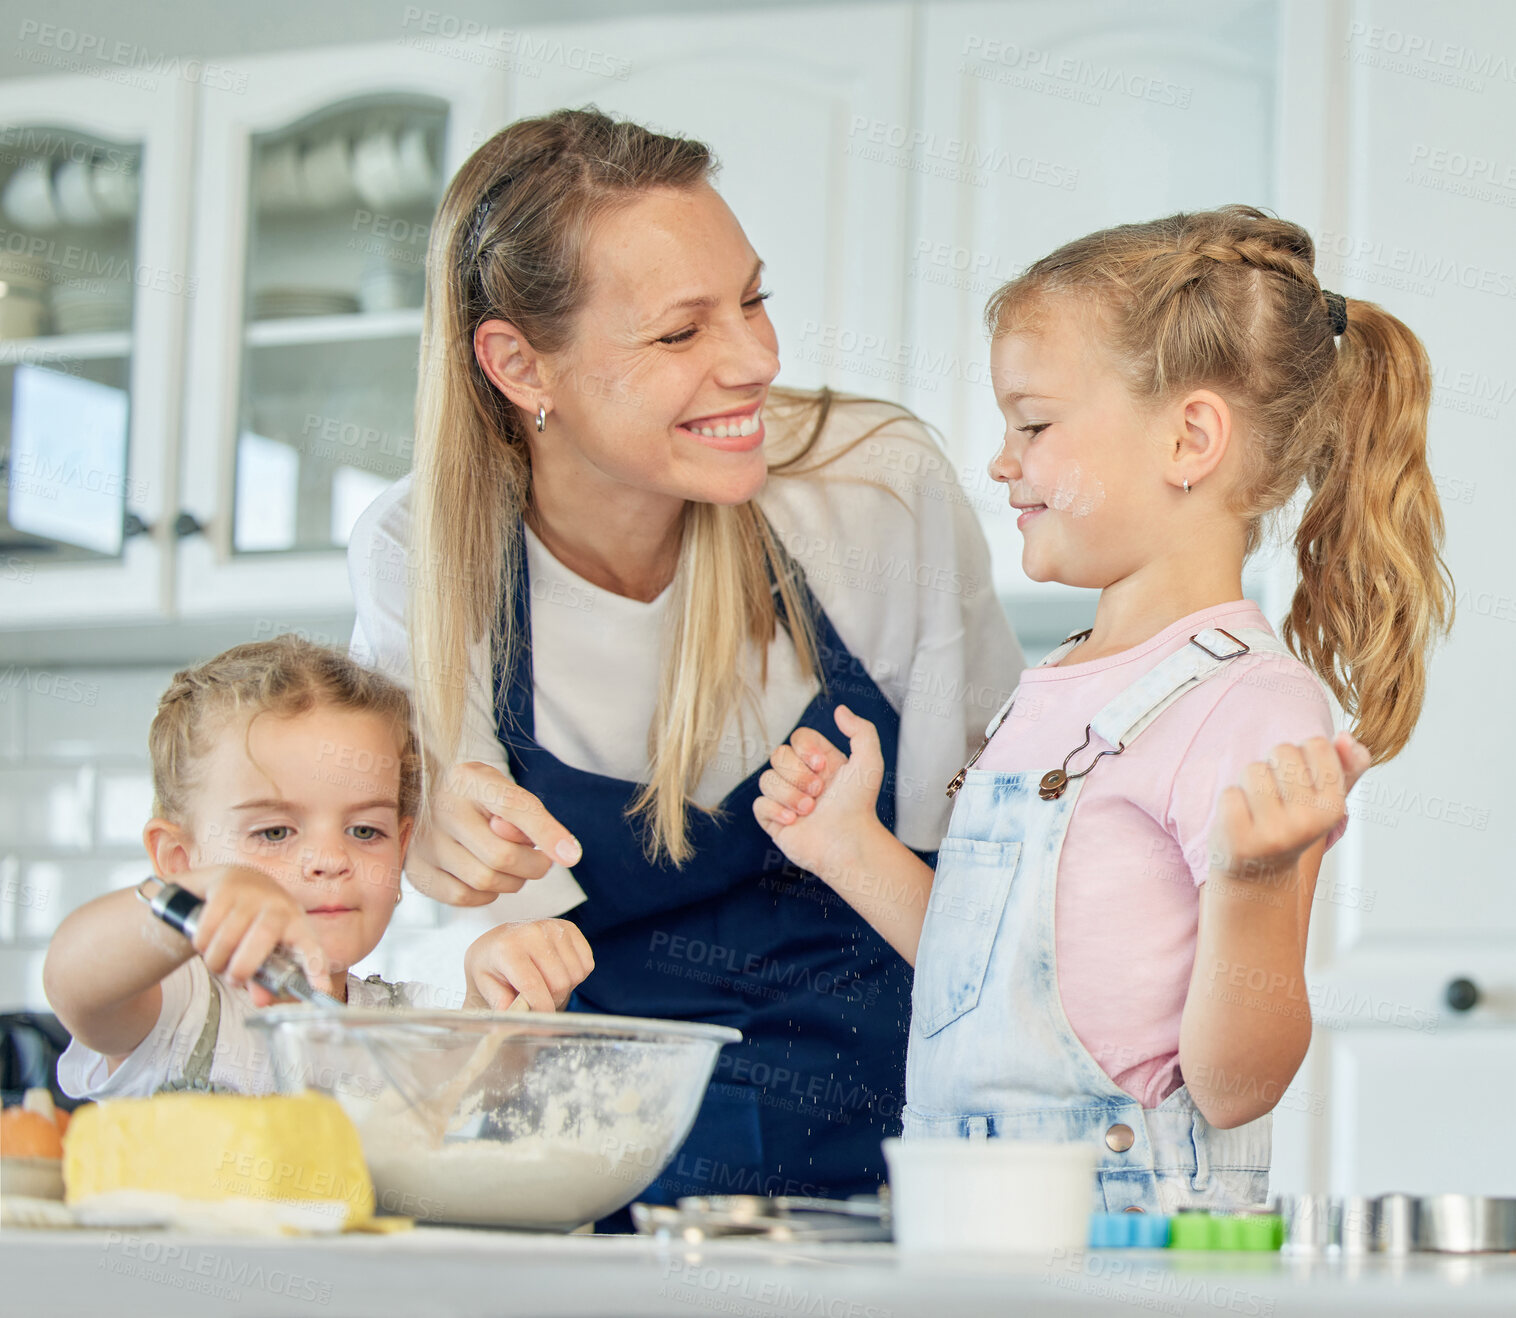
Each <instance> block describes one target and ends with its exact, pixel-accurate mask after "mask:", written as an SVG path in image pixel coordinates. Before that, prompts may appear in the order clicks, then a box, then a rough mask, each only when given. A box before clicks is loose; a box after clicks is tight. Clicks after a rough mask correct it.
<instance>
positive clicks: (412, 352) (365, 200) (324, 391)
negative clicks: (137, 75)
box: [232, 97, 447, 554]
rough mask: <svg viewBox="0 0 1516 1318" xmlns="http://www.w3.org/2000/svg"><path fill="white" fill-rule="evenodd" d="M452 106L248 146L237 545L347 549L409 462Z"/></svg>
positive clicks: (332, 111)
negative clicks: (431, 245) (433, 230)
mask: <svg viewBox="0 0 1516 1318" xmlns="http://www.w3.org/2000/svg"><path fill="white" fill-rule="evenodd" d="M446 131H447V106H446V104H445V103H443V102H440V101H437V100H435V99H431V98H425V97H377V98H374V99H372V100H367V101H360V102H358V103H355V104H349V105H343V106H335V107H330V108H327V109H324V110H321V111H319V112H317V113H316V114H313V115H310V116H308V117H306V118H305V119H303V120H301V121H300V122H298V123H296V124H293V125H291V126H289V127H287V128H281V129H276V130H274V131H272V132H268V133H261V134H258V135H256V136H255V137H254V138H253V142H252V151H251V153H250V161H249V167H250V175H249V179H248V197H249V202H250V209H251V214H250V216H249V242H248V255H247V268H246V283H245V292H244V299H243V306H244V327H243V338H242V342H243V349H242V371H241V403H240V406H239V409H238V416H237V441H236V444H237V451H236V464H235V474H234V485H233V497H232V551H233V552H234V553H236V554H268V553H281V552H289V551H295V552H300V553H309V552H314V551H320V550H324V549H333V548H337V549H340V548H343V547H345V546H346V544H347V539H348V533H349V531H350V530H351V529H352V524H353V521H354V519H355V518H356V517H357V515H358V513H360V512H361V511H362V510H363V508H364V507H366V506H367V504H368V503H369V502H370V501H371V500H372V499H373V498H374V496H375V495H376V494H377V493H378V492H379V491H381V490H382V489H384V487H385V486H386V485H388V484H390V483H391V482H392V481H394V480H395V479H396V478H398V477H400V476H403V475H404V474H405V473H406V471H408V470H409V469H410V451H411V439H410V434H411V413H412V407H413V404H414V400H415V393H416V363H417V354H418V349H419V343H420V332H421V295H422V287H423V281H424V268H423V267H424V263H425V258H426V239H427V233H428V227H429V225H430V222H431V218H432V215H433V213H434V212H435V210H436V208H437V202H438V200H439V198H440V195H441V189H442V176H441V159H442V149H443V144H444V142H445V140H446Z"/></svg>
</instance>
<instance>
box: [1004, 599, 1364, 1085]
mask: <svg viewBox="0 0 1516 1318" xmlns="http://www.w3.org/2000/svg"><path fill="white" fill-rule="evenodd" d="M1202 627H1223V628H1226V629H1227V630H1229V631H1236V630H1237V629H1238V628H1239V627H1251V628H1256V629H1259V630H1263V631H1268V632H1271V633H1272V632H1273V628H1272V627H1270V626H1269V623H1268V620H1267V619H1266V618H1265V617H1264V616H1263V614H1262V613H1261V612H1260V611H1259V609H1258V607H1257V605H1255V604H1253V603H1251V602H1250V601H1246V600H1238V601H1236V602H1235V603H1231V604H1221V605H1217V606H1216V607H1214V608H1210V609H1204V610H1202V611H1201V612H1199V613H1192V614H1191V615H1190V616H1189V617H1187V618H1181V619H1180V620H1179V621H1178V622H1176V623H1174V624H1173V625H1172V626H1171V627H1168V628H1166V629H1165V630H1163V631H1161V632H1159V633H1158V635H1156V636H1154V637H1152V638H1151V639H1149V640H1147V641H1144V642H1143V643H1142V644H1141V645H1138V646H1134V647H1133V648H1132V649H1130V650H1123V651H1122V652H1121V653H1120V654H1114V655H1109V656H1107V657H1106V658H1104V659H1095V660H1092V661H1091V662H1089V663H1083V664H1081V663H1070V664H1065V665H1064V666H1062V667H1051V668H1049V667H1036V668H1028V669H1027V670H1026V671H1025V672H1024V673H1023V674H1022V675H1021V690H1020V694H1019V695H1018V696H1017V697H1016V704H1015V706H1014V708H1013V710H1012V712H1011V716H1010V717H1009V718H1008V719H1006V721H1005V722H1004V723H1003V724H1002V725H1001V727H1000V730H999V732H997V733H996V734H995V736H994V737H993V738H992V739H991V740H990V744H989V745H988V746H987V747H986V748H985V751H984V754H983V755H981V756H980V758H979V762H978V764H976V765H975V768H979V769H992V770H996V771H998V772H1006V773H1024V772H1032V773H1035V774H1036V775H1037V776H1038V777H1040V776H1041V775H1042V774H1044V773H1046V772H1047V771H1048V770H1049V769H1056V768H1057V767H1058V766H1059V765H1061V764H1062V763H1063V759H1064V756H1066V755H1067V754H1068V753H1069V752H1070V751H1071V750H1073V749H1074V747H1076V746H1078V745H1079V744H1080V742H1082V741H1083V740H1084V727H1085V724H1086V723H1088V722H1089V721H1090V719H1091V718H1093V717H1094V715H1095V714H1096V713H1097V712H1098V711H1099V710H1100V709H1101V708H1102V707H1104V706H1105V705H1106V704H1107V703H1108V702H1109V701H1111V700H1113V699H1114V698H1115V697H1116V696H1117V695H1119V694H1120V693H1121V691H1122V690H1123V689H1124V688H1125V687H1127V686H1129V685H1131V683H1133V682H1135V681H1136V680H1137V679H1138V678H1139V677H1141V676H1142V675H1143V674H1144V673H1146V672H1147V671H1148V670H1149V669H1151V668H1153V667H1154V666H1155V665H1156V664H1158V662H1159V661H1160V660H1162V659H1165V658H1167V657H1168V656H1169V655H1171V654H1173V653H1174V652H1175V651H1176V650H1179V649H1180V648H1181V647H1183V646H1185V645H1188V644H1189V639H1190V637H1191V636H1193V635H1194V634H1195V633H1196V632H1197V631H1199V630H1200V629H1201V628H1202ZM1078 653H1079V651H1078V649H1075V650H1074V651H1073V655H1074V656H1077V655H1078ZM1334 734H1335V729H1334V727H1333V724H1332V710H1331V706H1330V704H1329V703H1328V696H1327V692H1326V688H1325V687H1323V686H1322V684H1321V682H1320V681H1319V680H1318V679H1317V678H1316V676H1315V674H1314V673H1312V672H1311V671H1310V669H1308V668H1306V666H1305V665H1304V664H1302V663H1300V662H1299V661H1298V660H1296V659H1294V658H1292V657H1290V656H1288V655H1281V654H1270V653H1257V654H1248V655H1243V656H1242V657H1241V658H1239V659H1234V660H1232V661H1230V662H1229V663H1228V664H1227V665H1226V667H1225V668H1223V669H1222V671H1221V672H1220V673H1218V674H1216V675H1215V676H1214V677H1212V678H1210V679H1208V680H1207V681H1205V682H1202V683H1201V684H1200V685H1199V686H1198V687H1196V688H1194V689H1193V690H1191V691H1189V692H1186V693H1185V694H1184V695H1183V696H1181V697H1180V698H1179V699H1178V700H1176V701H1175V702H1174V703H1173V704H1172V705H1170V706H1169V708H1168V709H1166V710H1165V711H1164V712H1163V713H1162V714H1161V715H1160V716H1159V717H1158V718H1157V719H1156V720H1155V721H1154V722H1153V723H1152V724H1150V725H1149V726H1148V727H1147V728H1146V729H1145V730H1144V731H1143V732H1142V733H1141V734H1140V735H1139V736H1138V737H1137V738H1136V740H1135V741H1133V742H1132V743H1131V745H1130V746H1129V747H1128V748H1127V749H1126V750H1125V751H1124V752H1123V753H1122V754H1120V755H1112V756H1107V757H1106V758H1105V759H1103V760H1101V761H1100V762H1099V764H1098V766H1097V767H1096V768H1095V770H1094V771H1093V772H1092V773H1091V774H1090V775H1089V777H1088V778H1086V779H1085V780H1084V786H1083V788H1082V789H1081V790H1080V794H1079V799H1078V800H1077V801H1076V802H1075V804H1074V813H1073V817H1072V818H1071V820H1070V822H1069V831H1068V836H1067V838H1066V839H1065V840H1064V844H1063V854H1062V857H1061V859H1060V860H1059V865H1058V890H1057V900H1056V902H1055V904H1054V916H1053V919H1054V941H1055V951H1056V956H1057V962H1058V992H1059V996H1060V997H1061V998H1062V1001H1063V1010H1064V1013H1065V1015H1067V1017H1068V1020H1069V1024H1070V1026H1072V1027H1073V1030H1074V1033H1075V1034H1076V1035H1077V1036H1078V1037H1079V1040H1080V1042H1081V1043H1083V1044H1084V1046H1085V1048H1087V1049H1088V1050H1089V1052H1090V1054H1091V1056H1093V1057H1094V1059H1095V1060H1096V1061H1097V1062H1098V1063H1099V1064H1100V1066H1101V1068H1102V1069H1103V1070H1104V1071H1105V1073H1106V1074H1107V1075H1109V1076H1110V1077H1111V1079H1112V1080H1114V1081H1115V1082H1116V1084H1117V1085H1119V1086H1120V1087H1121V1088H1122V1089H1124V1090H1125V1091H1126V1092H1127V1093H1129V1094H1131V1095H1132V1096H1133V1097H1134V1098H1136V1099H1138V1100H1139V1101H1140V1102H1141V1103H1142V1105H1143V1106H1144V1107H1156V1106H1157V1105H1158V1104H1159V1103H1161V1102H1162V1101H1163V1099H1164V1097H1165V1096H1166V1095H1168V1094H1169V1093H1171V1092H1172V1091H1173V1090H1175V1089H1177V1088H1178V1087H1179V1085H1180V1084H1181V1083H1182V1077H1181V1075H1180V1073H1179V1020H1180V1016H1181V1014H1182V1012H1183V1010H1184V1000H1185V994H1186V993H1187V991H1188V989H1189V983H1190V971H1191V968H1192V966H1193V963H1194V960H1195V936H1196V930H1197V926H1198V920H1199V909H1200V898H1199V892H1198V887H1199V885H1200V884H1202V883H1204V882H1205V880H1206V878H1207V876H1208V874H1209V866H1208V863H1207V857H1208V854H1209V850H1210V848H1209V838H1210V832H1211V824H1212V820H1213V817H1214V814H1215V810H1216V803H1217V800H1218V798H1219V796H1220V794H1221V792H1222V790H1223V789H1224V788H1226V787H1230V786H1235V785H1238V784H1239V783H1240V781H1241V778H1242V772H1243V769H1244V768H1245V767H1246V766H1247V765H1248V764H1250V763H1252V762H1253V761H1255V760H1266V759H1267V758H1268V754H1269V752H1270V751H1271V750H1272V749H1273V748H1274V747H1275V746H1277V745H1279V743H1281V742H1297V743H1298V742H1303V741H1306V740H1308V739H1309V738H1311V737H1328V738H1330V737H1332V736H1333V735H1334ZM1100 749H1104V745H1103V743H1101V742H1100V741H1099V739H1098V738H1095V739H1094V740H1093V741H1092V743H1091V747H1090V750H1088V751H1085V752H1083V753H1081V754H1080V755H1076V756H1075V757H1074V759H1073V761H1071V762H1070V764H1069V768H1070V770H1071V771H1072V770H1075V769H1081V768H1083V767H1085V765H1086V764H1087V763H1088V762H1089V756H1090V754H1091V753H1092V752H1093V751H1096V750H1100ZM1342 828H1343V826H1339V827H1338V829H1337V830H1336V831H1334V832H1333V834H1332V835H1331V837H1330V838H1328V845H1329V846H1330V845H1332V844H1333V843H1335V842H1336V841H1337V839H1338V838H1339V837H1341V836H1342Z"/></svg>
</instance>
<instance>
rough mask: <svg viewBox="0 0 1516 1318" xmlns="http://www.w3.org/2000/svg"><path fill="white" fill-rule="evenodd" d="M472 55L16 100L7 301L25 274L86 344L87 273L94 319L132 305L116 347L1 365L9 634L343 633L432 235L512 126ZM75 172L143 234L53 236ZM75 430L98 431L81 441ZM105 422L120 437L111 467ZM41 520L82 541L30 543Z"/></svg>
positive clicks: (31, 86) (19, 90)
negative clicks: (353, 535) (290, 623)
mask: <svg viewBox="0 0 1516 1318" xmlns="http://www.w3.org/2000/svg"><path fill="white" fill-rule="evenodd" d="M467 54H468V52H467V51H466V50H462V49H461V48H460V47H459V46H458V44H457V43H456V42H448V41H446V40H443V39H440V38H434V37H430V36H424V35H423V34H421V33H420V32H419V30H418V32H417V33H415V34H413V39H410V40H403V41H400V42H393V43H386V44H383V45H378V46H372V47H347V48H337V49H331V48H323V49H321V50H319V51H309V52H300V53H292V54H281V55H276V56H268V57H263V58H258V59H252V60H247V61H245V62H244V63H241V64H239V65H237V66H236V69H235V70H230V69H229V70H227V71H226V72H227V77H226V78H224V79H218V80H217V81H216V82H215V83H210V82H208V81H202V82H200V83H195V82H191V81H190V80H188V79H172V80H161V81H160V82H159V84H158V85H157V86H155V87H153V88H150V89H149V88H144V87H136V86H132V85H128V84H126V83H122V84H118V83H114V82H110V81H105V80H99V79H94V78H79V79H71V78H56V79H52V78H49V79H38V80H27V81H24V82H12V83H8V84H4V85H0V122H3V124H4V125H5V128H4V138H5V140H4V142H3V143H0V196H9V195H10V193H9V191H8V189H10V188H12V186H13V180H14V179H15V175H16V173H17V172H18V171H22V172H25V171H33V172H38V171H41V170H44V169H45V171H46V176H47V183H46V184H44V187H43V190H42V197H41V198H33V201H32V204H33V206H34V208H36V207H41V209H40V210H35V209H34V213H31V214H28V213H26V212H24V211H23V212H22V214H23V219H30V220H32V221H33V223H32V224H31V225H30V226H26V225H23V224H21V223H18V222H17V221H16V220H15V219H13V218H12V217H11V216H10V215H9V214H8V213H7V215H6V217H5V223H6V224H7V225H8V226H10V227H8V228H7V229H6V230H5V232H4V234H3V239H4V242H3V247H0V263H4V266H5V272H8V274H9V277H10V280H11V283H12V284H13V285H14V284H15V283H16V282H18V281H21V282H23V283H24V281H25V280H26V279H27V277H28V276H29V274H30V273H31V270H32V268H35V270H36V271H37V272H38V274H39V278H40V281H41V283H42V285H43V296H44V299H45V300H49V301H51V302H53V303H60V302H61V303H63V304H64V305H62V306H60V307H58V308H56V309H55V310H54V313H53V316H52V321H53V322H54V326H55V327H57V326H61V325H62V323H63V320H64V319H65V315H66V313H68V312H69V311H70V310H72V311H73V314H74V317H75V319H76V320H77V319H78V317H79V314H80V309H79V308H72V309H71V308H70V307H69V306H68V305H67V301H68V298H69V296H70V295H74V294H77V293H79V292H88V290H87V289H84V290H81V289H79V288H77V287H76V286H77V285H79V284H80V283H81V282H82V281H81V280H80V279H78V278H77V277H76V272H78V271H83V272H85V273H92V272H98V274H99V276H100V277H99V278H97V279H96V280H95V284H96V285H97V286H98V289H97V291H96V292H95V294H94V297H93V299H92V301H91V303H90V305H89V306H87V307H84V308H83V311H84V313H85V314H86V315H88V314H89V313H91V312H93V313H95V314H96V315H97V316H98V315H99V314H100V313H101V312H102V311H103V310H107V308H105V307H104V306H103V304H104V303H106V302H108V301H109V300H110V299H111V298H112V297H113V296H114V295H115V293H116V291H117V290H118V289H121V288H124V289H127V290H129V292H130V298H129V300H127V301H126V302H125V304H124V310H123V312H122V323H121V325H120V326H119V327H118V326H109V327H105V326H102V325H101V324H92V325H90V327H89V330H88V332H77V333H52V334H40V333H39V334H36V335H33V336H29V337H26V338H18V337H15V335H14V333H11V335H10V337H7V338H5V339H0V415H3V418H4V421H3V424H5V426H6V428H7V430H6V433H5V434H4V437H3V439H4V445H5V447H4V448H3V449H0V453H3V454H5V455H6V457H7V458H8V461H7V464H6V468H5V471H6V476H7V479H8V482H9V483H8V485H7V487H6V489H5V491H4V492H5V494H6V500H5V506H6V509H7V510H8V511H9V513H11V514H14V515H16V516H19V517H20V519H21V521H22V523H23V526H19V527H18V526H15V525H13V524H12V522H11V521H6V522H4V523H0V627H5V628H18V627H39V626H47V625H51V624H83V623H90V624H96V625H98V624H100V623H102V622H109V621H120V622H133V623H135V622H148V623H151V622H154V621H162V620H166V619H169V618H191V619H193V618H207V617H225V616H238V617H243V618H246V617H249V616H252V617H264V618H268V619H270V621H271V622H273V621H275V620H278V619H281V618H283V617H287V616H295V617H300V616H309V615H312V614H315V615H327V616H329V615H331V614H333V613H337V612H341V611H344V610H346V609H348V608H350V607H351V601H350V597H349V591H348V585H347V574H346V567H345V563H344V558H343V553H342V549H343V546H344V544H345V540H346V535H347V532H348V530H349V529H350V527H351V524H352V521H353V519H354V518H355V517H356V516H357V514H358V512H360V511H361V510H362V508H363V507H364V506H365V505H366V504H367V503H368V502H369V501H370V500H371V499H372V498H373V497H374V495H375V494H376V493H377V492H378V491H379V490H380V489H382V488H383V487H384V486H385V485H386V484H388V483H389V482H390V481H392V480H394V479H395V478H396V477H398V476H400V475H402V474H404V472H405V471H407V470H408V469H409V467H410V445H411V411H412V406H413V402H414V393H415V373H416V358H417V350H418V345H419V341H420V332H421V284H422V278H421V276H422V268H423V263H424V257H425V251H426V237H427V233H428V230H429V222H430V218H431V215H432V212H433V210H434V209H435V205H436V201H437V198H438V197H439V196H440V194H441V189H442V186H443V185H444V183H445V181H446V179H447V178H448V177H450V176H451V174H452V173H453V171H454V170H456V168H457V167H458V165H459V164H461V163H462V161H463V160H464V158H465V157H466V156H467V155H468V154H469V153H470V152H471V151H472V150H473V149H474V147H475V146H476V145H477V144H478V142H479V141H481V140H482V139H483V138H484V137H485V136H487V135H488V134H489V133H490V132H492V131H494V129H495V128H496V127H498V125H499V124H500V123H501V122H503V118H504V107H505V96H504V91H503V86H504V83H503V81H502V79H501V78H500V77H499V75H498V73H497V72H496V71H495V70H493V69H491V68H488V67H481V66H480V65H479V64H478V63H476V62H471V61H470V60H469V59H468V58H467ZM118 160H119V161H120V162H121V163H120V165H119V169H117V168H116V167H115V165H114V163H113V162H116V161H118ZM74 161H84V162H85V163H86V164H87V165H88V166H89V168H91V169H92V170H93V171H94V177H95V178H96V179H98V180H100V181H101V183H102V184H107V185H108V184H109V183H110V182H111V181H112V180H113V177H114V176H115V174H117V173H122V174H125V175H126V176H127V177H128V178H129V179H130V181H131V184H132V187H133V188H134V189H135V190H136V193H137V195H138V196H139V197H140V201H138V202H137V203H136V207H137V209H136V210H134V211H133V212H132V213H130V214H122V215H109V214H108V215H105V216H103V217H102V219H101V221H100V222H99V223H95V224H91V225H89V226H88V227H85V226H84V225H82V224H71V223H70V222H69V217H68V216H67V215H65V216H63V217H62V219H61V220H59V221H56V222H55V221H54V220H52V219H51V218H50V217H49V215H48V214H47V203H46V197H47V189H48V187H49V186H50V187H51V189H52V192H53V193H54V194H60V195H61V194H63V193H65V191H66V187H67V183H66V180H67V178H68V174H69V171H70V169H71V168H72V167H73V166H72V163H71V162H74ZM26 181H27V180H25V179H23V180H21V181H20V182H18V183H15V185H14V186H15V187H16V190H17V196H18V197H19V202H18V204H20V205H24V204H25V203H26V200H27V195H28V194H27V190H26V188H25V187H24V184H25V182H26ZM56 204H57V203H55V208H56ZM83 204H84V203H83V201H82V200H81V201H79V202H76V207H77V206H80V205H83ZM86 218H87V217H86ZM191 233H193V242H191V240H190V235H191ZM21 291H22V292H24V291H25V289H24V288H23V289H22V290H21ZM5 300H6V299H5V298H3V297H0V304H3V303H4V301H5ZM12 300H14V299H12ZM0 312H3V306H0ZM44 327H45V326H44ZM9 328H11V329H12V330H13V329H14V326H10V327H9ZM39 372H40V373H45V374H39ZM102 395H103V397H104V403H105V404H109V405H113V406H114V408H115V410H114V411H113V412H110V413H108V414H106V413H102V412H101V411H100V408H101V407H102ZM38 399H40V402H38V401H36V400H38ZM23 404H26V406H23ZM86 406H89V407H93V408H94V409H95V410H94V411H92V412H90V413H88V416H89V417H90V418H92V421H91V422H90V423H88V424H86V423H83V422H78V421H75V420H72V419H66V418H74V417H76V416H84V415H85V413H83V412H81V411H80V410H79V409H81V408H84V407H86ZM101 415H108V417H110V418H114V420H113V424H114V425H115V426H117V427H118V428H120V429H122V430H123V431H124V434H123V435H122V436H121V437H120V438H117V439H115V440H114V441H113V442H112V443H109V444H107V443H105V442H104V441H103V440H102V438H101V434H102V427H101V426H100V425H99V424H98V423H96V422H95V421H94V420H93V419H94V418H98V417H99V416H101ZM39 416H40V417H41V420H38V419H37V418H38V417H39ZM123 418H124V419H123ZM47 426H52V427H53V429H51V430H46V427H47ZM60 426H61V427H62V433H59V429H58V428H59V427H60ZM13 427H14V428H17V429H18V430H19V431H20V432H22V433H21V434H20V436H19V439H18V436H17V435H12V434H10V433H9V431H10V429H12V428H13ZM39 427H40V428H41V430H39ZM44 430H45V434H43V433H42V431H44ZM33 432H38V434H37V435H33ZM39 436H40V437H39ZM39 446H41V447H39ZM123 453H124V457H122V456H121V455H122V454H123ZM113 463H115V464H119V465H112V464H113ZM81 490H82V491H84V492H85V493H87V494H89V495H91V496H92V497H93V500H94V501H93V503H88V502H85V501H84V500H83V499H82V497H81V494H80V491H81ZM28 502H29V503H30V505H32V510H31V511H29V509H28ZM49 504H51V505H53V506H56V507H59V508H63V509H72V513H71V516H72V525H70V523H69V522H68V521H67V520H66V519H64V518H63V517H61V516H54V517H52V518H50V519H49V518H46V517H41V518H39V516H38V515H37V513H36V512H35V511H34V510H35V507H36V506H38V505H41V507H42V512H43V513H44V514H45V513H47V512H48V511H49ZM76 504H77V505H79V506H78V507H73V505H76ZM26 526H32V527H34V528H35V527H39V526H40V527H41V528H42V529H41V531H40V532H39V531H36V530H34V531H33V532H32V533H27V531H26V529H25V527H26ZM70 537H72V538H70ZM280 625H281V627H282V626H283V624H282V623H281V624H280Z"/></svg>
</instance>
